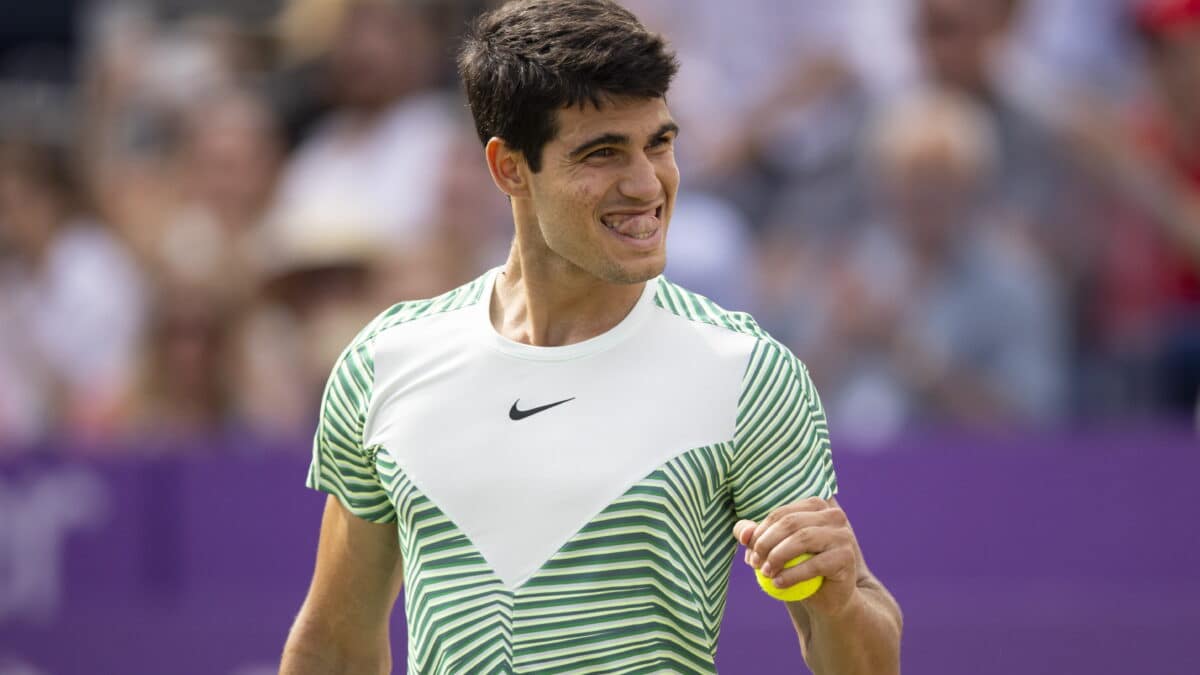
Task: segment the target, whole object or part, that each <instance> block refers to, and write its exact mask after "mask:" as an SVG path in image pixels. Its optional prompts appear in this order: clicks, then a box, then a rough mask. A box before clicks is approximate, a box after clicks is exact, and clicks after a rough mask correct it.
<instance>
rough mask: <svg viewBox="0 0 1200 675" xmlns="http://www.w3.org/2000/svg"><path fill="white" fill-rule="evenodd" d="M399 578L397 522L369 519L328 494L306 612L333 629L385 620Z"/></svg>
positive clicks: (362, 627) (368, 627)
mask: <svg viewBox="0 0 1200 675" xmlns="http://www.w3.org/2000/svg"><path fill="white" fill-rule="evenodd" d="M403 581H404V573H403V561H402V559H401V556H400V544H399V537H398V535H397V531H396V524H395V523H384V524H380V523H372V522H368V521H366V520H364V519H362V518H360V517H358V516H355V515H354V514H352V513H351V512H350V511H349V509H347V508H346V507H345V506H344V505H343V504H342V503H341V502H340V501H339V500H338V498H337V497H334V496H333V495H330V496H328V497H327V498H326V500H325V512H324V515H323V516H322V517H321V537H320V543H319V544H318V546H317V564H316V569H315V571H314V572H313V580H312V586H311V587H310V588H309V592H308V599H307V600H306V601H305V612H306V613H307V614H309V618H310V619H312V620H316V621H318V622H320V623H323V624H326V625H327V626H329V627H333V628H337V629H350V630H364V631H367V632H370V630H371V629H373V628H378V627H383V626H386V625H387V620H388V617H389V616H390V615H391V612H392V607H393V606H394V605H395V603H396V596H397V595H399V593H400V587H401V585H402V584H403Z"/></svg>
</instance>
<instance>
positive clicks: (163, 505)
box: [0, 434, 1200, 675]
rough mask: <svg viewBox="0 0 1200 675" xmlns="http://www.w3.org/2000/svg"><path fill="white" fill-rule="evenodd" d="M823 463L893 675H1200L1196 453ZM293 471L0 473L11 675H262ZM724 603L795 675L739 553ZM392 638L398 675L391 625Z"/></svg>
mask: <svg viewBox="0 0 1200 675" xmlns="http://www.w3.org/2000/svg"><path fill="white" fill-rule="evenodd" d="M239 450H240V448H239ZM835 461H836V464H837V469H838V473H839V481H840V484H841V495H840V497H839V499H840V501H841V502H842V505H843V506H844V507H845V508H846V510H847V512H848V513H849V514H850V517H851V520H852V522H853V523H854V524H855V529H856V531H857V533H858V537H859V539H860V541H861V542H862V544H863V547H864V549H865V551H866V555H867V560H868V562H869V563H870V565H871V567H872V569H873V570H874V571H875V573H876V574H877V575H878V576H879V577H880V578H881V579H883V580H884V582H885V583H886V584H887V585H888V586H889V587H890V588H891V589H892V590H893V591H894V592H895V594H896V596H897V597H898V598H899V600H900V602H901V604H902V606H903V608H904V611H905V617H906V625H905V637H904V656H903V663H904V670H905V672H907V673H919V674H922V675H940V674H946V675H951V674H953V675H961V674H962V673H972V674H974V675H991V674H995V675H1001V674H1003V675H1009V674H1010V673H1022V674H1023V675H1033V674H1040V673H1046V674H1051V673H1053V674H1055V675H1060V674H1064V673H1087V674H1089V675H1108V674H1111V675H1117V674H1118V673H1119V674H1121V675H1125V674H1127V673H1138V674H1139V675H1152V674H1158V673H1161V674H1163V675H1173V674H1182V673H1197V672H1200V656H1198V655H1197V653H1196V650H1195V649H1194V647H1193V645H1192V641H1194V639H1195V635H1196V634H1197V633H1198V632H1200V574H1198V570H1200V536H1198V535H1197V526H1196V523H1195V522H1194V521H1195V516H1196V514H1197V513H1198V512H1200V510H1198V508H1197V498H1196V490H1195V485H1194V483H1195V481H1196V479H1197V476H1200V444H1197V442H1196V440H1195V439H1194V438H1190V437H1187V436H1182V435H1174V436H1172V435H1168V434H1157V435H1129V434H1124V435H1122V434H1096V435H1092V436H1089V437H1072V438H1054V439H1050V438H1042V439H1039V440H1036V441H1030V440H1028V439H1008V440H1000V439H989V440H980V439H973V440H967V439H949V438H942V439H938V440H936V441H928V440H926V441H923V442H916V441H913V442H910V443H906V444H904V446H903V447H895V448H889V449H887V450H886V451H884V452H878V453H875V454H872V455H870V456H868V455H863V454H857V453H855V452H853V451H851V450H849V449H841V450H840V451H839V452H838V453H837V456H836V459H835ZM306 466H307V456H306V454H305V450H304V449H303V448H297V450H296V452H295V453H293V454H290V455H289V454H273V455H261V454H260V455H252V454H250V451H249V449H247V450H246V452H234V449H233V448H227V449H225V450H224V454H223V455H222V456H219V457H217V456H208V457H192V458H182V459H158V460H119V461H66V460H48V459H38V458H24V459H15V460H14V459H9V460H7V462H6V463H0V675H18V674H19V675H95V674H99V673H120V674H131V675H137V674H141V673H146V674H160V673H171V674H172V675H265V674H266V673H274V672H275V669H276V667H277V660H278V654H279V651H280V649H281V647H282V645H283V641H284V638H285V636H286V633H287V630H288V627H289V625H290V622H291V620H292V617H293V616H294V614H295V612H296V610H297V609H298V608H299V605H300V602H301V601H302V600H303V597H304V593H305V590H306V588H307V584H308V580H309V575H310V574H311V571H312V564H313V557H314V554H315V551H316V540H317V528H318V524H319V518H320V511H321V506H322V503H323V497H322V496H321V495H319V494H317V493H315V492H312V491H310V490H307V489H305V488H304V487H302V483H303V480H304V474H305V469H306ZM731 585H732V587H731V591H730V599H729V607H728V610H727V612H726V616H725V623H724V626H723V629H722V636H721V642H720V649H719V652H718V659H717V661H718V666H719V667H720V669H721V671H722V672H723V673H744V672H754V673H756V674H758V675H771V674H775V673H779V674H782V673H795V672H804V671H803V667H802V666H799V665H798V664H800V663H801V659H800V651H799V648H798V645H797V642H796V638H795V635H794V632H793V631H792V628H791V625H790V622H789V621H788V618H787V615H786V613H785V612H784V610H783V608H782V607H780V606H779V605H778V604H777V603H775V602H774V601H773V600H771V599H769V598H767V597H766V596H764V595H762V593H761V592H759V591H758V589H757V587H756V586H755V585H754V582H753V577H752V574H751V572H750V570H749V569H747V568H745V567H744V566H743V565H742V564H741V563H740V557H739V562H737V563H735V565H734V569H733V570H732V576H731ZM398 607H399V604H398ZM393 633H394V635H395V639H394V645H395V650H396V651H395V655H396V657H395V660H396V662H397V664H398V665H397V668H396V671H397V672H402V671H403V667H402V665H401V664H403V650H404V641H403V633H404V627H403V619H402V615H401V612H399V611H397V614H396V619H395V622H394V624H393Z"/></svg>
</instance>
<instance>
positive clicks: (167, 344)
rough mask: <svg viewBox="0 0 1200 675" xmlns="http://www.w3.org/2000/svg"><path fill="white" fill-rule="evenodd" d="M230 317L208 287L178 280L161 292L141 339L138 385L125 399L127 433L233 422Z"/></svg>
mask: <svg viewBox="0 0 1200 675" xmlns="http://www.w3.org/2000/svg"><path fill="white" fill-rule="evenodd" d="M231 318H232V314H231V313H230V310H229V309H228V308H227V307H226V306H224V305H223V304H222V302H221V300H219V299H218V298H217V297H215V296H213V295H212V294H211V293H209V292H208V291H206V290H205V289H202V288H199V287H186V286H177V287H173V288H168V289H165V290H164V291H163V292H162V293H161V294H160V296H159V298H158V299H157V302H156V303H155V309H154V312H153V314H152V317H151V320H150V322H149V326H148V330H147V331H146V333H145V337H144V340H143V342H142V345H141V346H142V349H141V355H142V363H141V364H140V377H139V382H138V386H137V387H136V389H135V390H134V392H133V394H132V396H131V397H130V399H129V400H128V401H127V403H126V406H127V407H126V412H127V418H126V420H125V423H124V426H125V432H126V433H128V434H132V435H133V437H135V438H147V437H149V438H158V439H171V438H195V437H203V436H206V435H209V434H213V433H219V432H220V431H222V430H224V429H226V428H228V427H229V425H230V424H231V423H232V422H233V420H234V411H233V410H232V408H231V405H230V404H231V400H232V397H231V388H232V386H233V381H232V378H231V377H230V376H231V374H232V372H233V371H232V368H231V363H230V353H229V337H230V331H231V328H232V326H233V323H232V321H231ZM162 447H170V446H169V445H167V446H162Z"/></svg>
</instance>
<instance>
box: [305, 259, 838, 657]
mask: <svg viewBox="0 0 1200 675" xmlns="http://www.w3.org/2000/svg"><path fill="white" fill-rule="evenodd" d="M498 274H499V270H492V271H491V272H488V273H487V274H485V275H484V276H482V277H480V278H479V279H477V280H475V281H473V282H471V283H470V284H467V285H465V286H462V287H460V288H458V289H455V290H453V291H451V292H449V293H446V294H445V295H442V296H440V297H437V298H434V299H431V300H423V301H417V302H404V303H400V304H398V305H396V306H394V307H392V308H391V309H389V310H388V311H387V312H385V313H384V314H382V315H381V316H380V317H378V318H377V319H376V320H375V321H373V322H372V323H371V324H370V325H368V326H367V328H365V329H364V330H363V332H362V333H361V334H360V335H359V336H358V337H357V338H356V339H355V340H354V341H353V343H351V345H350V346H349V347H348V348H347V349H346V351H345V352H344V353H343V354H342V356H341V358H340V359H339V361H338V363H337V365H336V367H335V368H334V371H333V375H332V376H331V378H330V380H329V385H328V387H327V389H326V391H325V397H324V403H323V407H322V413H321V422H320V428H319V429H318V431H317V434H316V440H315V443H314V449H313V461H312V466H311V468H310V469H309V474H308V485H309V487H313V488H316V489H319V490H322V491H324V492H328V493H330V494H333V495H335V496H336V497H337V498H338V499H339V500H341V502H342V503H343V504H344V505H345V506H346V507H347V508H349V509H350V511H352V512H353V513H354V514H355V515H357V516H359V517H362V518H365V519H367V520H369V521H372V522H376V523H390V522H395V523H396V525H397V528H398V530H399V539H400V550H401V553H402V555H403V557H404V584H405V594H404V608H405V612H406V616H407V621H408V672H409V673H414V674H415V673H422V674H425V675H434V674H436V675H442V674H444V675H463V674H466V673H539V674H541V673H635V672H636V673H643V672H684V673H711V672H714V666H713V658H714V654H715V652H716V648H717V634H718V631H719V629H720V625H721V615H722V613H723V612H724V608H725V595H726V588H727V582H728V577H729V570H730V563H731V562H732V558H733V555H734V552H735V549H736V547H737V546H736V542H735V541H734V539H733V535H732V533H731V528H732V526H733V523H734V522H735V521H736V519H738V518H750V519H754V520H758V519H761V518H764V517H765V516H766V515H767V514H768V513H770V512H771V511H772V510H773V509H775V508H776V507H779V506H782V505H784V504H788V503H791V502H795V501H798V500H800V499H803V498H805V497H809V496H814V495H815V496H820V497H826V498H827V497H829V496H831V495H832V494H834V492H835V491H836V479H835V477H834V472H833V465H832V462H831V459H830V452H829V441H828V434H827V430H826V423H825V414H824V412H823V410H822V408H821V404H820V401H819V399H818V398H817V394H816V391H815V390H814V389H813V385H812V382H811V380H810V379H809V376H808V372H807V370H806V369H805V368H804V366H803V365H802V364H801V363H800V362H799V361H798V360H797V359H796V358H795V357H794V356H793V355H792V354H791V353H790V352H789V351H788V350H787V349H786V348H785V347H783V346H781V345H780V344H779V343H778V342H776V341H775V340H773V339H772V338H771V337H769V336H768V335H767V334H766V333H764V332H763V331H762V330H761V329H760V328H759V327H758V326H757V325H756V324H755V323H754V320H753V319H752V318H750V316H749V315H747V314H742V313H732V312H727V311H725V310H723V309H721V308H720V307H718V306H716V305H715V304H713V303H712V302H711V301H709V300H707V299H706V298H703V297H700V296H698V295H695V294H692V293H690V292H688V291H686V290H684V289H682V288H680V287H678V286H675V285H674V284H671V283H670V282H668V281H666V280H665V279H663V278H661V277H659V278H656V279H653V280H651V281H650V282H648V283H647V284H646V289H645V292H644V293H643V295H642V297H641V299H640V300H639V301H638V303H637V305H636V306H635V307H634V309H633V310H632V311H631V312H630V313H629V315H628V316H627V317H626V318H625V319H624V320H623V321H622V322H621V323H620V324H618V325H617V326H615V327H614V328H613V329H611V330H609V331H608V332H607V333H604V334H603V335H600V336H598V337H595V338H592V339H590V340H586V341H584V342H580V343H577V344H573V345H568V346H565V347H533V346H530V345H523V344H518V343H515V342H512V341H510V340H508V339H506V338H504V337H502V336H501V335H499V334H498V333H497V332H496V331H495V329H494V328H493V327H492V324H491V321H490V318H489V312H488V309H489V307H488V305H489V301H490V298H491V294H492V289H493V285H494V283H495V279H496V277H497V276H498Z"/></svg>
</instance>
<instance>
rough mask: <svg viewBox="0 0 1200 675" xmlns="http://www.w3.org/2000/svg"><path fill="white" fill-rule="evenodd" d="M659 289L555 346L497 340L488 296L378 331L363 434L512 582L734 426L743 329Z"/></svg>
mask: <svg viewBox="0 0 1200 675" xmlns="http://www.w3.org/2000/svg"><path fill="white" fill-rule="evenodd" d="M656 287H657V283H656V282H655V281H651V282H649V283H648V284H647V290H646V293H645V294H644V295H643V297H642V299H641V300H640V301H639V302H638V304H637V306H636V307H635V308H634V310H633V311H632V312H631V313H630V314H629V316H628V317H626V319H625V320H624V321H622V322H621V324H619V325H618V326H616V327H615V328H613V329H612V330H610V331H609V332H607V333H605V334H604V335H601V336H599V337H596V338H593V339H591V340H587V341H585V342H582V343H579V344H575V345H570V346H567V347H559V348H536V347H530V346H528V345H519V344H516V343H512V342H509V341H507V340H505V339H503V338H501V337H500V336H499V335H497V334H496V333H495V331H494V330H493V329H492V327H491V324H490V321H489V319H488V315H487V311H488V306H487V305H488V303H487V301H486V300H485V301H483V302H481V303H479V304H478V305H475V306H472V307H467V308H464V309H461V310H457V311H453V312H448V313H445V314H439V315H434V316H430V317H428V318H423V319H420V320H418V321H414V322H412V323H410V324H405V325H403V326H401V327H399V329H397V330H389V331H386V332H384V333H383V334H381V335H380V336H379V337H378V339H377V340H376V343H375V355H374V357H375V384H374V389H373V394H372V400H371V404H370V409H369V412H368V415H367V421H366V429H365V433H364V445H366V446H368V447H370V446H375V445H380V446H383V451H384V452H386V453H387V454H388V455H390V456H391V457H392V458H393V459H394V460H395V462H396V463H397V464H398V465H399V466H400V468H401V469H402V470H403V471H405V472H406V473H407V475H408V477H409V479H410V480H411V481H412V482H413V484H415V485H416V486H417V487H418V488H419V489H420V490H421V491H422V492H423V493H424V494H425V496H426V497H428V498H429V499H430V500H431V501H432V502H433V503H434V504H436V505H437V506H438V507H439V508H440V509H441V510H442V512H443V513H445V514H446V516H447V517H448V518H449V519H450V520H452V521H453V522H454V523H455V524H456V525H457V526H458V527H459V528H460V529H461V530H462V532H463V533H464V534H465V535H466V536H467V537H468V538H470V540H471V541H472V542H473V543H474V544H475V546H476V547H477V548H478V549H479V551H480V553H481V554H482V556H483V558H484V559H485V560H487V561H488V563H489V565H490V566H491V567H492V569H493V571H494V572H495V573H496V575H497V576H498V577H499V578H500V580H501V581H503V582H504V584H505V585H506V586H508V587H509V588H511V589H515V588H517V587H519V586H520V585H521V584H523V583H524V582H525V581H526V580H528V579H529V578H530V577H531V576H533V575H534V574H535V573H536V572H537V571H538V570H539V569H540V568H541V567H542V565H543V564H544V563H545V562H546V561H547V560H549V559H550V558H551V557H552V556H553V555H554V554H555V553H556V552H557V551H558V550H559V549H560V548H561V547H562V546H563V545H564V544H565V543H566V542H567V541H568V540H569V539H570V538H571V536H572V535H574V534H575V533H576V532H578V531H579V530H580V528H582V527H583V526H584V525H585V524H586V523H587V522H588V521H589V520H591V519H592V518H593V517H594V516H596V515H597V514H598V513H599V512H600V511H602V510H603V509H604V508H605V507H606V506H608V505H609V504H610V503H611V502H612V501H613V500H615V499H617V498H618V497H620V496H621V495H622V494H624V493H625V492H626V491H627V490H628V489H629V487H630V486H631V485H633V484H634V483H636V482H637V481H638V480H640V479H642V478H644V477H645V476H646V475H648V474H649V473H650V472H652V471H653V470H654V469H656V468H657V467H659V466H660V465H662V464H663V463H665V462H666V461H668V460H670V459H671V458H673V457H675V456H677V455H679V454H680V453H682V452H685V451H687V450H689V449H692V448H696V447H700V446H705V445H711V444H715V443H721V442H726V441H730V440H732V438H733V434H734V427H735V422H736V415H737V404H738V398H739V396H740V394H741V391H740V389H741V383H742V377H743V374H744V371H745V368H746V364H747V362H748V360H749V357H750V353H751V351H752V349H753V347H754V343H755V339H754V338H753V337H750V336H747V335H743V334H739V333H735V332H733V331H729V330H726V329H724V328H720V327H716V326H710V325H707V324H702V323H698V322H695V321H690V320H688V319H684V318H681V317H679V316H676V315H675V314H673V313H671V312H668V311H666V310H664V309H662V308H659V307H657V306H656V305H655V304H654V290H655V288H656ZM487 297H490V293H489V294H487V295H485V298H487ZM538 408H543V409H541V410H536V409H538ZM514 417H516V418H517V419H513V418H514Z"/></svg>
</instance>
